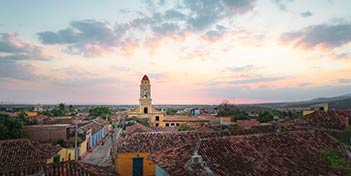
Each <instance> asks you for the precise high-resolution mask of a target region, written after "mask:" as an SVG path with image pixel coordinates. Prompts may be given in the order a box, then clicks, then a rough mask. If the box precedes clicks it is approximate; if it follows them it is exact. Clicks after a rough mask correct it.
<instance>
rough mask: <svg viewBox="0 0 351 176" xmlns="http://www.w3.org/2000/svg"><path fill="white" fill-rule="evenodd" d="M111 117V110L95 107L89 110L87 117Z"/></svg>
mask: <svg viewBox="0 0 351 176" xmlns="http://www.w3.org/2000/svg"><path fill="white" fill-rule="evenodd" d="M111 115H112V110H111V108H109V107H103V106H102V107H96V108H93V109H90V110H89V116H91V117H104V118H106V117H110V116H111Z"/></svg>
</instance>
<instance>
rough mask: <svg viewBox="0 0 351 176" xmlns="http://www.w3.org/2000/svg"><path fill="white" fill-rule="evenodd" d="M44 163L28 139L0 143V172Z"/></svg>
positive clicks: (35, 147) (42, 157) (40, 154)
mask: <svg viewBox="0 0 351 176" xmlns="http://www.w3.org/2000/svg"><path fill="white" fill-rule="evenodd" d="M45 156H46V155H45ZM45 162H46V160H45V157H44V156H42V153H41V152H40V150H39V149H38V148H37V146H35V145H34V144H33V142H32V141H30V140H29V139H14V140H3V141H0V170H9V169H12V168H20V167H26V166H30V165H39V164H44V163H45Z"/></svg>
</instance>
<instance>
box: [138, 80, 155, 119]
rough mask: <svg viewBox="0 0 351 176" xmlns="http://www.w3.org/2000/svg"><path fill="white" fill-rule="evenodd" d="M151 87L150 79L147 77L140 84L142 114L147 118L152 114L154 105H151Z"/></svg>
mask: <svg viewBox="0 0 351 176" xmlns="http://www.w3.org/2000/svg"><path fill="white" fill-rule="evenodd" d="M151 101H152V99H151V85H150V80H149V77H147V76H146V75H144V76H143V78H142V79H141V84H140V98H139V104H140V113H141V114H142V115H143V116H144V117H145V116H148V115H149V114H150V113H151V110H152V105H151Z"/></svg>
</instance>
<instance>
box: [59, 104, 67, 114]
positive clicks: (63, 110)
mask: <svg viewBox="0 0 351 176" xmlns="http://www.w3.org/2000/svg"><path fill="white" fill-rule="evenodd" d="M58 108H59V110H60V111H61V112H65V110H66V105H65V104H64V103H60V104H59V105H58Z"/></svg>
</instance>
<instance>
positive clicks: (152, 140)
mask: <svg viewBox="0 0 351 176" xmlns="http://www.w3.org/2000/svg"><path fill="white" fill-rule="evenodd" d="M273 131H275V129H274V127H272V126H257V127H251V128H248V129H244V128H240V127H237V128H235V129H232V130H225V131H213V132H212V131H186V132H145V133H133V134H131V135H130V136H127V137H126V138H125V139H124V140H122V141H120V143H119V147H118V148H119V152H122V153H123V152H151V153H154V152H157V151H160V150H164V149H167V148H173V147H179V146H182V145H185V144H192V143H195V142H197V141H198V140H199V139H200V138H208V137H214V136H232V135H243V134H255V133H267V132H273Z"/></svg>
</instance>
